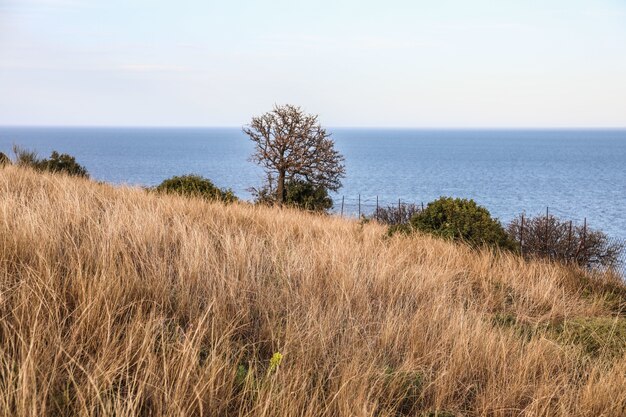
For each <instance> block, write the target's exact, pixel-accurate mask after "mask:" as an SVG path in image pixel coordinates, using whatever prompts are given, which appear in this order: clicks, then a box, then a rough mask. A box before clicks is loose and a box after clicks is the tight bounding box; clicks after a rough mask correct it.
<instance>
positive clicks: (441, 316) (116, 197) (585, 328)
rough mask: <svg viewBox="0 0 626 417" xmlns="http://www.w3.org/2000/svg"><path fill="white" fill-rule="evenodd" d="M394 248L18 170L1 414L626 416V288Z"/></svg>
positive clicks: (350, 232) (11, 181)
mask: <svg viewBox="0 0 626 417" xmlns="http://www.w3.org/2000/svg"><path fill="white" fill-rule="evenodd" d="M384 232H385V230H384V228H383V227H381V226H378V225H375V224H368V225H364V226H362V225H359V224H358V223H357V222H354V221H348V220H341V219H338V218H333V217H316V216H312V215H307V214H304V213H299V212H295V211H290V210H283V211H280V210H275V209H267V208H259V207H252V206H248V205H245V204H235V205H230V206H222V205H219V204H208V203H204V202H201V201H195V200H186V199H183V198H176V197H162V196H156V195H149V194H146V193H145V192H143V191H141V190H138V189H130V188H113V187H110V186H107V185H98V184H96V183H93V182H90V181H87V180H77V179H71V178H67V177H63V176H54V175H42V174H35V173H32V172H30V171H26V170H21V169H17V168H14V167H7V168H5V169H2V170H0V415H6V416H9V415H11V416H13V415H17V416H27V415H28V416H40V415H70V414H74V415H85V416H86V415H116V416H124V415H256V416H270V415H271V416H296V415H298V416H322V415H325V416H352V415H356V416H374V415H376V416H391V415H401V414H406V415H429V414H428V413H430V412H433V414H432V415H435V414H434V412H435V411H437V410H438V411H440V412H441V411H448V412H451V413H454V414H455V415H456V416H464V415H494V416H508V415H511V416H514V415H515V416H517V415H529V416H530V415H533V416H534V415H546V416H560V415H562V416H576V415H585V416H600V415H604V416H616V415H620V413H624V412H626V391H624V389H623V387H624V386H625V385H626V353H625V352H624V350H623V349H622V348H623V347H624V346H625V345H626V340H625V339H624V335H625V333H624V332H622V333H620V331H624V330H625V329H624V328H622V327H621V326H622V325H623V324H624V320H625V319H624V317H623V314H622V310H623V309H624V306H625V305H626V287H625V286H624V285H622V284H620V283H616V282H609V281H603V282H601V281H597V280H591V279H590V278H589V277H586V276H584V275H583V274H580V273H575V272H568V271H566V270H564V269H561V268H559V267H556V266H552V265H547V264H542V263H525V262H522V261H520V260H519V259H517V258H515V257H512V256H504V255H502V256H497V255H493V254H490V253H486V252H485V253H476V252H472V251H470V250H469V249H467V248H464V247H461V246H456V245H453V244H449V243H446V242H443V241H439V240H435V239H431V238H428V237H422V236H416V237H411V238H407V237H394V238H393V239H386V238H385V237H384ZM591 342H593V343H591ZM590 343H591V344H590ZM275 352H281V353H282V354H283V355H284V358H283V360H282V362H281V363H280V365H279V366H278V368H276V369H274V370H272V369H270V368H269V360H270V358H271V357H272V355H273V354H274V353H275Z"/></svg>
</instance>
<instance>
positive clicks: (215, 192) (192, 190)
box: [154, 175, 237, 203]
mask: <svg viewBox="0 0 626 417" xmlns="http://www.w3.org/2000/svg"><path fill="white" fill-rule="evenodd" d="M154 190H155V191H157V192H160V193H167V194H179V195H184V196H189V197H200V198H205V199H207V200H217V201H223V202H226V203H232V202H233V201H236V200H237V197H235V194H234V193H233V192H232V190H230V189H220V188H218V187H216V186H215V185H214V184H213V182H211V180H209V179H207V178H204V177H202V176H200V175H182V176H175V177H172V178H168V179H166V180H164V181H163V182H162V183H161V184H159V185H158V186H157V187H155V188H154Z"/></svg>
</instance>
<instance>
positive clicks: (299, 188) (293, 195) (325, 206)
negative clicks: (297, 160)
mask: <svg viewBox="0 0 626 417" xmlns="http://www.w3.org/2000/svg"><path fill="white" fill-rule="evenodd" d="M286 189H287V190H286V191H287V193H286V198H285V203H286V204H287V205H290V206H292V207H297V208H300V209H303V210H310V211H327V210H329V209H331V208H332V207H333V200H332V199H331V198H330V197H329V196H328V191H326V189H325V188H324V187H321V186H315V185H313V184H311V183H309V182H306V181H302V180H291V181H289V182H288V183H287V185H286Z"/></svg>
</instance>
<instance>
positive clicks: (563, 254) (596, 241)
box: [507, 215, 624, 269]
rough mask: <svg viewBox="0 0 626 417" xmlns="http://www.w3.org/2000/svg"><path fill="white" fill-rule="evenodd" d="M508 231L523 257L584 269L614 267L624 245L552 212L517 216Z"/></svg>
mask: <svg viewBox="0 0 626 417" xmlns="http://www.w3.org/2000/svg"><path fill="white" fill-rule="evenodd" d="M522 226H523V227H522ZM507 232H508V234H509V236H510V237H511V239H512V240H514V241H516V242H517V244H518V246H519V248H520V250H521V252H522V254H523V255H524V256H526V257H539V258H548V259H551V260H555V261H559V262H563V263H571V264H576V265H579V266H583V267H587V268H604V269H606V268H613V267H615V266H617V264H618V262H619V256H620V254H621V252H622V251H623V250H624V246H623V245H621V244H620V243H611V242H610V241H609V239H608V236H607V235H606V234H605V233H603V232H601V231H599V230H594V229H590V228H587V227H585V226H581V225H574V224H573V223H572V222H569V221H564V220H561V219H559V218H557V217H555V216H552V215H547V216H546V215H538V216H535V217H525V216H523V215H519V216H518V217H516V218H515V219H513V221H511V223H509V225H508V227H507Z"/></svg>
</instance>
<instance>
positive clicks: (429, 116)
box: [0, 0, 626, 128]
mask: <svg viewBox="0 0 626 417" xmlns="http://www.w3.org/2000/svg"><path fill="white" fill-rule="evenodd" d="M274 103H293V104H299V105H301V106H303V107H304V108H305V109H306V110H308V111H310V112H314V113H319V114H320V117H321V120H322V122H323V123H324V124H326V125H329V126H381V127H383V126H389V127H391V126H395V127H453V128H455V127H625V126H626V1H624V0H587V1H579V0H542V1H534V0H525V1H520V0H515V1H509V0H497V1H496V0H494V1H486V0H479V1H470V0H437V1H417V0H413V1H409V0H386V1H380V0H378V1H369V0H346V1H341V0H315V1H313V0H311V1H306V2H303V1H295V0H268V1H251V0H244V1H228V0H222V1H213V0H203V1H201V0H177V1H172V0H106V1H105V0H0V125H96V126H102V125H117V126H121V125H123V126H241V125H242V124H244V123H247V122H248V120H249V118H250V117H251V116H252V115H256V114H259V113H262V112H264V111H266V110H269V109H270V108H271V106H272V105H273V104H274Z"/></svg>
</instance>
